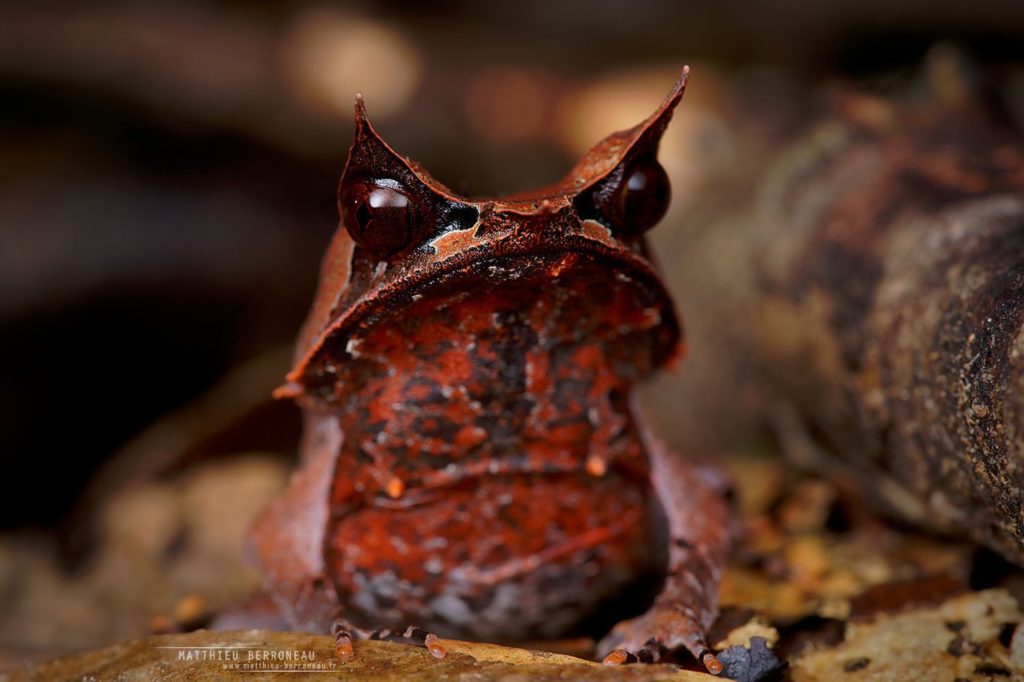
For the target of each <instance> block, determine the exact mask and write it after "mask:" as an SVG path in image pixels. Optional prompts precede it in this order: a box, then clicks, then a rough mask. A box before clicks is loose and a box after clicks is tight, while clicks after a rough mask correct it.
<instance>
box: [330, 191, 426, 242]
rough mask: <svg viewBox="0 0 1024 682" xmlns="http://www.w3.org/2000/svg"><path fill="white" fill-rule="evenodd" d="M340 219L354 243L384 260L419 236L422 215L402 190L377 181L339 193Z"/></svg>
mask: <svg viewBox="0 0 1024 682" xmlns="http://www.w3.org/2000/svg"><path fill="white" fill-rule="evenodd" d="M340 203H341V206H340V208H341V218H342V220H343V221H344V223H345V228H346V229H347V230H348V233H349V234H350V235H352V239H354V240H355V242H356V244H359V246H361V247H363V248H364V249H366V250H367V251H369V252H371V253H372V254H374V255H375V256H378V257H380V258H385V257H387V256H390V255H392V254H395V253H398V252H399V251H401V250H402V249H404V248H405V247H407V246H409V245H410V244H411V243H412V242H413V241H414V240H415V239H416V238H417V237H419V235H420V234H421V233H422V228H423V225H424V223H425V222H426V216H425V215H424V212H423V211H422V210H420V208H419V207H418V206H417V205H416V202H415V201H414V200H413V199H412V198H411V197H410V196H409V195H408V194H406V193H405V192H404V191H403V190H401V189H398V188H396V187H393V186H390V185H385V184H382V183H378V182H372V181H371V182H354V183H352V184H350V185H349V186H348V187H346V188H345V189H344V190H342V194H341V199H340Z"/></svg>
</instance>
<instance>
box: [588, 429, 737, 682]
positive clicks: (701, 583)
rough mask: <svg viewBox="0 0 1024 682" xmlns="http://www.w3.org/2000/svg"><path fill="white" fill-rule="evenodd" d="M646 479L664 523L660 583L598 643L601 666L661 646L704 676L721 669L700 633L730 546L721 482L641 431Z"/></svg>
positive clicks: (713, 613)
mask: <svg viewBox="0 0 1024 682" xmlns="http://www.w3.org/2000/svg"><path fill="white" fill-rule="evenodd" d="M645 441H646V445H647V451H648V456H649V457H650V461H651V481H652V485H653V487H654V490H655V492H656V493H657V495H658V498H659V500H660V502H661V505H662V508H663V509H664V513H665V517H666V519H667V521H668V532H669V548H668V567H667V575H666V578H665V585H664V587H663V588H662V591H661V593H660V594H659V595H658V596H657V597H656V598H655V600H654V603H653V604H652V605H651V608H650V609H649V610H648V611H647V612H646V613H644V614H642V615H640V616H638V617H636V618H632V619H630V620H626V621H623V622H621V623H619V624H618V625H616V626H615V627H614V628H613V629H612V631H611V632H610V633H609V634H608V635H607V636H606V637H605V638H604V639H603V640H602V641H601V643H600V645H599V647H598V650H599V651H601V652H610V653H608V654H607V656H605V658H604V662H605V663H606V664H609V665H614V664H619V663H625V662H627V661H628V660H630V658H631V657H636V658H639V657H640V656H641V655H642V654H648V655H649V656H651V658H653V659H655V660H656V659H657V658H658V657H659V655H660V651H661V649H662V648H665V649H670V650H671V649H674V648H677V647H680V646H683V647H686V649H687V650H688V651H690V653H692V654H693V655H694V657H696V659H697V660H698V661H700V662H701V663H702V664H703V665H704V667H705V668H706V669H707V670H708V672H711V673H714V674H718V673H720V672H721V671H722V664H721V662H719V660H718V658H717V657H716V656H715V655H714V653H712V652H711V649H710V647H709V646H708V643H707V639H706V636H707V635H706V633H707V631H708V629H709V628H710V627H711V625H712V623H714V621H715V618H716V617H717V616H718V585H719V582H720V580H721V576H722V569H723V567H724V564H725V560H726V556H727V554H728V551H729V545H730V528H729V505H728V503H727V501H726V497H727V487H728V484H727V482H726V479H725V477H724V476H723V475H722V474H721V473H719V472H718V471H716V470H714V469H712V468H710V467H700V466H697V465H695V464H693V463H692V462H687V461H685V460H684V459H682V458H681V457H679V456H678V455H676V454H675V453H672V452H670V451H669V450H667V449H666V448H665V446H664V445H663V444H662V443H660V442H658V441H657V440H655V439H654V438H653V437H651V436H650V435H649V434H645Z"/></svg>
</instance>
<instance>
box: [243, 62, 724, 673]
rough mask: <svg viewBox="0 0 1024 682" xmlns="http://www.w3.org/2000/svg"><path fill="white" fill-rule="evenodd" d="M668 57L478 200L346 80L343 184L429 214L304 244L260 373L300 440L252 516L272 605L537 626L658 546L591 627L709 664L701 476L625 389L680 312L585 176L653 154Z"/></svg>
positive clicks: (548, 628) (564, 623)
mask: <svg viewBox="0 0 1024 682" xmlns="http://www.w3.org/2000/svg"><path fill="white" fill-rule="evenodd" d="M685 80H686V78H685V73H684V76H683V77H682V78H681V79H680V81H679V83H678V84H677V85H676V87H675V89H674V90H673V91H672V93H671V94H670V95H669V97H668V98H667V99H666V101H665V102H664V103H663V105H662V106H661V107H660V108H659V109H658V111H656V112H655V113H654V114H653V115H652V116H651V117H650V118H649V119H648V120H647V121H645V122H644V123H642V124H641V125H639V126H637V127H636V128H634V129H632V130H629V131H624V132H621V133H616V134H614V135H612V136H610V137H609V138H607V139H606V140H605V141H604V142H602V143H601V144H599V145H598V146H597V147H595V148H594V149H593V150H591V152H589V153H588V154H587V155H586V156H585V157H584V159H583V160H582V161H581V162H580V164H578V165H577V167H576V168H575V169H574V170H573V171H572V173H570V175H569V177H567V178H566V179H565V180H564V181H562V182H561V183H559V184H558V185H556V186H554V187H551V188H548V189H545V190H542V191H540V192H537V193H534V194H530V195H523V196H520V197H515V198H510V199H505V200H491V201H471V200H469V199H464V198H461V197H457V196H455V195H453V194H452V193H451V192H449V191H448V190H447V189H445V188H444V187H442V186H441V185H440V184H438V183H437V182H436V181H435V180H433V179H431V178H430V177H429V176H428V175H427V174H426V173H425V172H424V171H423V170H422V169H420V168H419V167H417V166H415V165H414V164H412V163H411V162H409V161H407V160H405V159H404V158H402V157H400V156H398V155H397V154H395V153H394V152H393V151H392V150H391V149H390V148H389V147H388V146H387V145H386V144H384V142H383V141H382V140H381V139H380V138H379V136H378V135H377V134H376V132H375V131H374V130H373V129H372V128H371V127H370V125H369V122H368V120H367V119H366V115H365V110H364V108H363V106H362V102H361V100H359V101H357V108H356V138H355V141H354V143H353V147H352V151H351V153H350V156H349V161H348V164H347V165H346V168H345V172H344V174H343V176H342V181H341V187H342V188H344V187H346V183H349V182H354V181H359V180H361V179H367V178H369V179H379V178H382V177H383V178H392V179H395V180H396V181H398V182H400V183H401V184H402V186H403V187H404V188H406V189H407V190H408V191H409V192H410V193H411V194H412V195H413V196H414V198H416V200H417V201H420V202H422V204H423V205H429V206H430V207H432V208H431V211H432V213H431V215H432V217H433V218H434V219H435V221H434V222H433V223H431V230H432V231H431V232H430V233H428V234H427V235H425V236H424V237H423V238H422V239H421V240H419V241H417V242H416V243H414V244H411V245H410V246H409V248H406V249H404V250H402V251H399V252H397V253H395V254H393V255H391V256H388V257H387V258H383V259H382V258H380V257H375V256H373V255H371V254H370V253H368V252H366V251H365V250H364V249H363V248H362V247H359V246H356V245H354V244H353V242H352V240H351V238H350V237H349V236H348V233H347V231H346V230H345V228H344V226H341V228H340V229H339V230H338V233H337V236H336V237H335V239H334V241H333V242H332V245H331V247H330V249H329V251H328V254H327V256H326V257H325V259H324V264H323V268H322V272H321V286H320V291H319V293H318V296H317V299H316V301H315V303H314V306H313V310H312V312H311V313H310V317H309V319H308V320H307V322H306V325H305V326H304V328H303V332H302V334H301V336H300V340H299V346H298V349H297V352H296V366H295V368H294V369H293V370H292V372H291V373H290V374H289V376H288V383H287V384H286V385H285V386H284V387H282V389H281V390H280V392H279V393H280V394H281V395H287V396H292V397H294V398H295V399H296V400H297V401H298V402H299V404H300V405H301V406H302V407H303V408H304V410H305V412H306V433H305V436H304V440H303V446H302V464H301V466H300V468H299V470H298V471H297V472H296V474H295V476H294V478H293V480H292V483H291V485H290V487H289V488H288V490H287V491H286V492H285V493H284V494H283V495H282V497H281V498H280V499H278V500H277V501H276V502H275V503H274V504H273V505H272V506H271V508H270V509H269V510H268V511H267V513H266V514H265V515H264V516H263V517H262V519H261V520H260V522H259V523H258V524H257V526H256V528H255V532H254V544H255V546H256V550H257V554H258V556H259V559H260V561H261V563H262V565H263V568H264V571H265V574H266V583H267V588H268V590H269V592H270V593H271V595H272V596H273V597H274V598H275V600H276V602H277V604H278V606H279V607H280V609H281V610H282V613H283V614H284V615H285V617H286V618H287V620H288V621H289V622H290V623H291V624H292V625H293V626H295V627H304V628H316V629H328V628H330V629H331V630H332V631H333V632H335V634H336V635H337V636H338V638H339V650H340V651H341V650H342V649H344V652H345V653H346V655H347V653H348V652H350V650H351V649H350V645H349V643H348V642H349V640H348V639H347V638H348V637H349V636H351V635H356V636H369V635H371V634H372V633H373V632H374V631H375V630H380V629H382V628H392V629H393V628H402V627H404V626H406V625H410V624H412V625H417V626H420V627H422V628H425V629H426V630H429V631H430V632H432V633H437V634H441V635H445V636H458V637H467V638H476V639H490V640H493V639H501V640H509V639H518V638H526V637H537V636H557V635H559V634H560V633H563V632H565V631H566V629H568V628H570V627H572V626H573V625H574V624H577V623H578V622H579V621H581V620H582V619H585V618H586V617H587V616H588V615H590V614H591V613H592V612H593V611H594V609H595V608H596V607H597V606H598V604H600V603H601V602H602V601H603V600H605V599H606V598H608V597H609V596H612V595H614V594H615V593H617V592H619V591H621V590H622V589H623V588H624V587H625V586H626V585H627V584H629V583H630V582H632V581H635V580H637V579H638V578H639V577H641V576H644V575H647V574H649V572H650V571H651V570H652V569H655V570H660V571H662V572H664V573H666V581H665V585H664V587H663V590H662V592H661V594H660V595H659V596H658V597H657V599H656V600H655V602H654V604H653V605H652V606H651V608H650V610H649V611H648V612H647V613H646V614H644V615H643V616H640V617H638V618H637V619H634V620H632V621H628V622H626V623H623V624H620V625H619V626H617V627H616V628H615V629H614V630H613V632H612V633H611V635H609V637H608V639H607V640H606V642H605V643H604V648H605V649H608V648H612V647H621V648H622V649H623V650H625V651H628V652H631V653H639V652H640V651H642V650H645V649H646V650H648V651H650V652H654V653H655V654H657V653H658V652H659V651H660V648H661V646H664V647H668V648H673V647H677V646H686V647H687V648H688V649H689V650H690V651H691V652H693V654H694V655H696V656H698V657H699V658H701V657H703V660H704V661H705V663H706V664H707V665H708V667H709V669H715V668H716V666H717V661H716V660H715V659H714V658H713V656H710V654H707V644H706V642H705V641H704V632H705V631H706V629H707V627H708V626H709V625H710V624H711V621H712V620H713V618H714V616H715V615H716V593H717V585H718V580H719V573H720V568H721V563H722V561H723V558H724V555H725V552H726V549H727V534H726V532H725V528H726V506H725V503H724V502H723V499H722V494H721V485H720V481H719V479H717V478H716V477H715V476H714V475H711V474H709V473H708V472H702V471H698V470H694V469H692V468H690V467H687V466H686V465H684V464H682V463H681V462H680V461H678V460H677V459H676V458H675V457H673V456H671V455H668V454H667V453H665V452H663V451H662V449H661V448H660V447H658V446H657V444H656V443H655V442H654V441H653V440H652V439H651V438H650V437H649V436H648V435H647V434H646V433H645V430H644V427H643V425H642V424H641V423H640V422H639V420H638V417H637V415H636V414H635V413H634V411H633V409H632V406H631V403H630V397H629V396H630V390H631V388H632V386H633V385H634V384H635V383H636V382H637V381H639V380H641V379H643V378H644V377H646V376H648V375H650V374H651V373H652V372H653V371H655V370H656V369H657V368H658V367H660V366H662V365H664V364H666V363H668V362H670V361H671V360H672V359H673V358H675V357H677V356H678V354H679V350H680V348H681V342H680V330H679V325H678V322H677V319H676V317H675V313H674V312H673V308H672V301H671V299H670V297H669V295H668V293H667V291H666V289H665V287H664V285H663V284H662V282H661V280H660V279H659V277H658V275H657V273H656V270H655V267H654V265H653V263H652V262H651V260H650V257H649V255H648V252H647V248H646V245H645V243H644V240H643V238H642V236H636V235H631V234H617V233H616V231H615V230H613V229H610V227H608V226H606V224H604V223H603V221H602V219H601V216H600V215H595V214H594V213H593V205H594V202H593V200H592V197H593V193H594V192H600V191H602V187H603V186H604V185H603V184H602V183H606V182H607V181H608V179H609V178H614V176H615V174H616V173H619V174H621V173H623V172H625V171H624V169H626V168H628V167H629V164H631V163H634V162H635V161H636V160H638V159H640V160H646V159H654V158H655V155H656V152H657V145H658V141H659V139H660V137H661V134H662V132H663V131H664V129H665V126H666V125H667V124H668V121H669V118H670V117H671V112H672V110H673V108H674V107H675V105H676V104H677V103H678V101H679V98H680V97H681V96H682V91H683V88H684V86H685ZM624 232H625V231H624ZM666 562H667V563H666ZM652 638H653V641H651V642H649V641H648V640H651V639H652ZM429 644H430V646H431V650H432V651H434V652H435V654H439V653H442V654H443V648H439V647H438V645H437V644H436V642H434V641H433V640H432V641H431V642H429ZM612 658H613V659H614V660H619V659H625V658H626V656H625V654H624V653H621V652H620V653H619V654H617V656H613V657H612Z"/></svg>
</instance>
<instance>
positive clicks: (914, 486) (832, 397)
mask: <svg viewBox="0 0 1024 682" xmlns="http://www.w3.org/2000/svg"><path fill="white" fill-rule="evenodd" d="M839 101H840V106H839V107H838V109H839V110H840V113H839V114H837V115H836V116H835V117H834V118H832V119H830V120H828V121H826V122H824V123H823V124H822V125H820V126H819V127H818V128H817V130H816V131H815V132H814V133H813V134H812V135H810V136H808V137H807V138H806V139H804V140H802V141H800V142H798V143H796V144H794V145H793V146H792V148H791V149H790V150H789V151H788V152H787V153H785V154H784V155H782V158H781V159H778V160H776V161H775V162H774V164H772V165H770V170H768V171H767V173H766V175H765V176H764V179H763V180H759V181H758V180H751V181H750V183H749V184H748V185H746V186H741V187H739V188H736V189H734V190H732V194H731V195H730V194H729V191H727V190H720V191H719V192H718V194H719V197H718V198H717V199H716V200H714V203H712V202H710V201H709V202H706V205H705V206H703V207H701V206H699V205H698V206H697V207H696V208H695V209H694V211H693V212H692V214H691V217H690V218H689V219H688V224H687V225H686V226H685V228H684V229H683V230H681V231H679V232H677V233H676V234H675V235H673V236H671V237H669V239H670V240H679V245H678V246H673V245H672V244H669V245H667V248H668V249H669V251H670V252H673V253H680V254H683V255H682V256H680V257H678V258H677V259H676V260H675V262H674V263H672V265H675V266H676V267H671V266H670V267H669V268H668V270H669V277H670V278H671V279H673V280H674V281H673V285H674V288H676V289H677V290H678V291H681V292H688V293H683V294H682V296H681V297H682V298H683V301H682V303H683V308H682V312H683V316H684V318H685V319H686V320H687V321H688V324H689V330H690V339H691V349H692V350H691V357H692V360H693V365H695V366H696V369H695V370H694V371H693V372H691V373H690V375H689V376H687V377H685V379H684V381H682V382H681V383H680V385H679V387H678V388H677V389H676V390H677V397H678V398H679V399H680V400H682V401H684V405H682V406H681V405H680V404H679V402H678V401H676V402H674V404H672V405H671V406H670V407H671V409H672V410H674V411H676V412H677V413H678V412H680V411H681V412H689V413H692V414H693V415H694V417H693V418H692V420H690V421H683V422H678V420H677V423H680V424H683V425H684V427H686V428H688V429H689V431H688V432H687V433H681V432H680V431H678V430H677V436H676V437H677V439H678V440H679V441H680V442H682V443H684V442H686V441H687V440H688V439H690V438H693V439H695V442H699V443H702V444H704V445H707V444H709V443H710V444H713V445H715V446H718V447H721V446H722V444H723V443H725V444H728V443H729V441H730V440H732V441H733V442H735V438H736V436H738V435H744V434H745V435H748V436H749V434H750V433H751V432H752V430H753V429H755V428H756V427H757V420H761V421H762V423H768V424H770V426H771V427H772V429H773V430H774V432H775V434H776V435H777V436H778V438H779V441H780V442H781V444H782V446H783V448H784V449H785V450H786V451H787V453H789V454H790V455H792V456H794V457H796V458H797V459H799V460H801V461H803V462H805V463H808V464H812V465H815V466H818V467H827V468H828V469H829V470H831V471H834V472H842V473H853V474H855V475H857V476H859V477H861V478H862V479H863V480H865V481H868V482H869V487H870V488H871V489H872V490H873V491H875V492H877V494H878V496H879V497H880V498H882V499H883V500H884V501H885V502H887V503H888V505H889V506H890V507H891V508H893V509H894V510H896V511H898V512H899V513H901V514H902V515H903V516H905V517H908V518H910V519H911V520H914V521H916V522H920V523H924V524H927V525H930V526H932V527H936V528H939V529H942V530H959V531H967V532H968V533H969V534H970V535H971V536H972V537H973V538H975V539H976V540H978V541H981V542H983V543H985V544H987V545H989V546H990V547H992V548H994V549H996V550H998V551H999V552H1001V553H1003V554H1004V555H1005V556H1007V557H1008V558H1010V559H1012V560H1013V561H1016V562H1017V563H1021V564H1024V518H1022V513H1021V512H1022V506H1021V505H1022V482H1024V481H1022V478H1024V470H1022V468H1021V464H1022V458H1024V392H1022V389H1024V148H1022V145H1021V140H1020V138H1019V137H1016V136H1014V134H1013V133H1011V132H1010V131H1006V130H1003V129H1001V128H1000V127H999V126H997V125H995V124H993V123H991V122H990V121H989V120H987V119H985V118H984V117H982V116H981V115H980V114H978V113H977V112H976V111H973V110H971V109H970V108H968V107H964V106H956V105H955V104H952V103H949V102H946V103H944V104H943V103H939V102H931V103H927V104H926V103H916V104H914V105H894V104H890V103H885V102H881V101H878V100H874V99H866V98H861V97H853V96H847V97H843V98H841V99H840V100H839ZM755 175H756V174H751V175H749V176H748V177H754V176H755ZM748 189H756V191H750V193H749V194H745V192H746V191H747V190H748ZM722 196H730V198H731V204H730V205H729V206H726V205H725V204H723V201H722V198H721V197H722ZM737 203H738V204H739V205H740V206H742V208H741V209H740V210H736V208H735V206H736V205H737ZM684 244H685V248H684V246H683V245H684ZM663 246H664V245H663ZM710 292H714V294H713V295H711V293H710ZM712 340H713V341H712ZM663 404H665V403H664V401H663ZM655 411H658V410H657V408H656V410H655ZM662 411H666V410H665V408H662ZM751 415H756V419H754V418H752V417H751ZM663 421H666V422H670V420H667V419H663Z"/></svg>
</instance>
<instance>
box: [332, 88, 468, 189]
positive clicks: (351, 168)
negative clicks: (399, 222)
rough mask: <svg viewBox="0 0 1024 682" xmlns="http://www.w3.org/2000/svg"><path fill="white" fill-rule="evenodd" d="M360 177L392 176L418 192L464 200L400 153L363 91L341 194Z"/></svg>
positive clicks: (359, 94)
mask: <svg viewBox="0 0 1024 682" xmlns="http://www.w3.org/2000/svg"><path fill="white" fill-rule="evenodd" d="M356 177H376V178H391V179H393V180H396V181H398V182H401V183H402V184H403V185H405V186H407V187H408V188H410V189H412V190H414V191H415V190H416V189H417V188H419V189H422V190H423V191H424V192H425V193H433V194H434V195H437V196H438V197H439V198H442V199H446V200H449V201H461V200H462V199H461V198H460V197H458V196H457V195H456V194H454V193H453V192H452V191H451V190H450V189H448V188H447V187H445V186H444V185H443V184H441V183H440V182H438V181H437V180H435V179H434V178H433V177H431V176H430V174H429V173H428V172H427V171H426V170H424V168H423V167H422V166H420V165H419V164H418V163H416V162H414V161H412V160H410V159H408V158H406V157H405V156H403V155H401V154H399V153H398V152H396V151H395V150H394V149H392V147H391V145H389V144H388V143H387V142H385V141H384V138H382V137H381V136H380V134H379V133H378V132H377V131H376V129H375V128H374V127H373V124H372V123H370V117H369V116H368V115H367V113H366V99H365V98H364V97H363V93H361V92H360V93H357V94H356V96H355V134H354V135H353V137H352V147H351V148H350V149H349V152H348V160H347V161H346V162H345V170H344V171H342V174H341V182H340V183H339V185H338V191H339V194H340V193H341V188H342V187H343V186H344V185H345V183H346V182H348V181H349V180H351V179H352V178H356Z"/></svg>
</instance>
